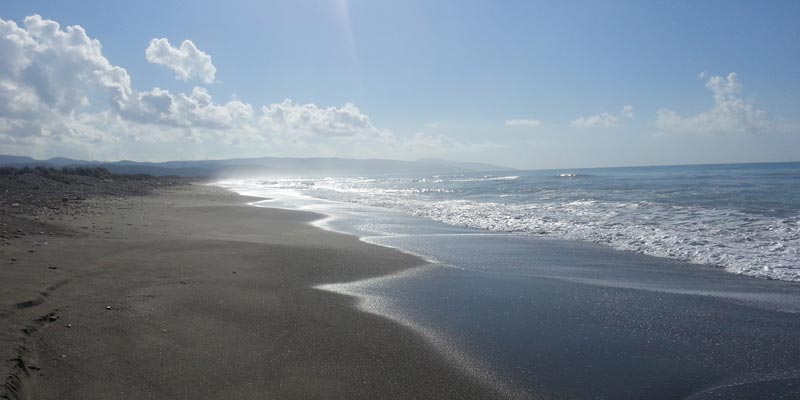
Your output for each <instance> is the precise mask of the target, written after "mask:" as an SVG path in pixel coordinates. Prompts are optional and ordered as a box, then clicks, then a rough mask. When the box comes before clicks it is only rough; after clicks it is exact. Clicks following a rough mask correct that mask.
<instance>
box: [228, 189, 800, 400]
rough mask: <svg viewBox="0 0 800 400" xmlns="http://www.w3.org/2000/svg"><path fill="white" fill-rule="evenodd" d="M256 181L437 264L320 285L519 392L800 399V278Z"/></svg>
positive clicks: (353, 230)
mask: <svg viewBox="0 0 800 400" xmlns="http://www.w3.org/2000/svg"><path fill="white" fill-rule="evenodd" d="M245 186H246V185H245ZM245 186H241V187H239V191H240V192H245V193H246V194H255V195H261V196H266V197H274V198H275V200H272V201H267V202H263V203H262V204H261V205H262V206H270V207H285V208H297V209H305V210H312V211H318V212H322V213H325V214H327V215H329V216H330V217H329V218H327V219H324V220H321V221H319V222H318V223H317V224H318V225H320V226H322V227H324V228H327V229H332V230H336V231H340V232H345V233H350V234H355V235H358V236H360V237H362V239H363V240H365V241H367V242H370V243H375V244H380V245H386V246H391V247H395V248H398V249H401V250H403V251H407V252H411V253H414V254H417V255H420V256H422V257H424V258H426V259H429V260H431V261H434V262H436V263H435V264H433V265H431V266H426V267H423V268H419V269H414V270H410V271H406V272H404V273H401V274H398V275H394V276H388V277H382V278H376V279H369V280H366V281H359V282H351V283H343V284H332V285H323V286H321V287H320V288H321V289H324V290H330V291H335V292H339V293H343V294H347V295H351V296H355V297H357V298H358V299H360V303H359V304H360V307H361V308H362V310H364V311H366V312H371V313H375V314H378V315H382V316H384V317H387V318H390V319H392V320H394V321H396V322H398V323H400V324H402V325H405V326H407V327H409V328H411V329H414V330H416V331H417V332H418V333H419V334H420V335H421V336H422V337H424V338H426V339H427V340H428V341H429V342H430V344H431V345H432V346H433V348H435V349H436V350H437V351H439V352H441V354H442V355H444V356H445V357H447V358H449V359H450V360H451V361H452V362H453V363H454V365H457V366H459V367H460V368H463V369H464V371H465V372H467V373H469V374H472V375H473V376H475V377H476V378H478V379H481V380H484V381H485V382H486V383H487V384H490V385H493V386H495V387H496V388H498V390H500V391H502V392H504V393H506V394H507V395H508V396H509V397H519V398H580V399H583V398H609V399H611V398H614V399H624V398H631V399H633V398H648V399H659V398H663V399H675V398H686V397H690V396H693V397H692V398H716V397H714V396H718V395H720V396H723V397H721V398H754V399H755V398H765V397H766V398H768V397H770V396H773V397H777V396H779V395H780V396H786V397H785V398H792V396H800V341H797V340H795V334H796V332H798V329H800V313H799V312H800V286H798V285H797V284H796V283H792V282H781V281H774V280H764V279H755V278H750V277H746V276H741V275H735V274H728V273H725V272H723V271H722V270H720V269H719V268H714V267H710V266H702V265H696V264H689V263H685V262H681V261H675V260H669V259H663V258H657V257H651V256H647V255H643V254H639V253H635V252H630V251H619V250H615V249H613V248H611V247H609V246H603V245H598V244H594V243H588V242H581V241H571V240H562V239H554V238H541V237H530V236H527V235H520V234H506V233H497V232H489V231H485V230H478V229H471V228H464V227H456V226H452V225H448V224H444V223H440V222H436V221H432V220H430V219H427V218H421V217H415V216H410V215H408V214H407V213H404V212H401V211H398V210H395V209H386V208H378V207H369V206H364V205H360V204H353V203H345V202H335V201H327V200H320V199H314V198H311V197H308V196H305V195H302V194H300V193H298V192H296V191H292V190H286V189H276V188H268V187H260V188H258V189H256V188H254V187H252V186H251V187H249V189H248V188H247V187H245ZM720 393H722V394H720ZM737 396H738V397H737Z"/></svg>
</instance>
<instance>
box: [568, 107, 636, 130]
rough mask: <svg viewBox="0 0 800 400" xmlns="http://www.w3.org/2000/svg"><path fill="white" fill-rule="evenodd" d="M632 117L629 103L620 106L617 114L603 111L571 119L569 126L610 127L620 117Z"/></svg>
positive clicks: (614, 124)
mask: <svg viewBox="0 0 800 400" xmlns="http://www.w3.org/2000/svg"><path fill="white" fill-rule="evenodd" d="M634 117H635V115H634V113H633V106H632V105H630V104H629V105H626V106H625V107H622V110H621V111H620V113H619V115H611V114H609V113H607V112H603V113H600V114H597V115H592V116H590V117H580V118H576V119H574V120H572V121H571V122H570V123H569V126H571V127H573V128H611V127H613V126H616V125H617V124H618V123H619V122H620V119H633V118H634Z"/></svg>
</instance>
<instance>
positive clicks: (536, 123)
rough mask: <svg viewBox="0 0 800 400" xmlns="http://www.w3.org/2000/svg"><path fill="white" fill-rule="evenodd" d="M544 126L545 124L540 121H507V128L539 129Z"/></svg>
mask: <svg viewBox="0 0 800 400" xmlns="http://www.w3.org/2000/svg"><path fill="white" fill-rule="evenodd" d="M542 125H543V122H542V121H540V120H538V119H507V120H506V126H510V127H526V128H538V127H540V126H542Z"/></svg>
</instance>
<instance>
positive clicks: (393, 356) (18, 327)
mask: <svg viewBox="0 0 800 400" xmlns="http://www.w3.org/2000/svg"><path fill="white" fill-rule="evenodd" d="M247 200H248V199H247V198H244V197H241V196H237V195H232V194H231V193H229V192H225V191H223V190H221V189H218V188H213V187H205V186H191V187H189V186H184V187H179V188H172V189H168V190H165V191H162V192H160V193H159V194H157V195H151V196H133V197H127V198H123V199H118V200H113V201H110V200H106V203H105V204H104V206H105V207H104V208H103V209H104V210H105V211H103V212H100V213H99V214H98V215H89V216H80V217H75V219H67V220H65V221H60V222H58V224H57V225H56V226H57V227H59V228H61V229H62V230H63V232H61V231H60V233H59V234H56V235H54V236H49V235H47V233H45V234H44V235H38V234H32V235H28V236H26V237H25V238H23V239H20V240H18V241H16V242H14V243H13V244H12V245H9V246H5V247H4V250H3V254H2V256H3V259H2V262H1V263H2V268H0V301H2V303H1V304H2V305H1V307H2V308H1V309H0V318H2V320H1V321H2V324H0V348H1V349H2V354H0V356H4V359H9V360H10V361H9V362H8V363H6V364H4V365H3V367H2V368H3V370H2V373H3V376H4V377H6V376H7V377H8V379H7V380H6V385H5V390H6V396H8V397H9V398H34V399H130V398H136V399H220V398H232V399H264V398H280V399H293V398H297V399H312V398H346V399H355V398H364V399H366V398H369V399H378V398H397V399H408V398H493V397H497V394H496V393H494V392H492V389H491V388H489V387H486V386H484V385H482V384H481V383H480V382H478V381H476V380H474V379H472V378H470V377H469V375H467V374H465V373H463V372H462V371H460V370H459V369H458V368H457V367H455V366H453V365H452V364H450V363H448V362H447V360H446V359H445V358H444V357H442V356H441V355H440V354H439V353H437V352H436V351H434V350H433V349H432V348H431V346H430V344H428V343H427V342H425V341H424V340H423V339H422V338H420V337H419V336H418V335H416V334H415V333H414V332H413V331H411V330H410V329H407V328H405V327H403V326H400V325H398V324H396V323H394V322H391V321H389V320H387V319H384V318H381V317H379V316H376V315H371V314H367V313H363V312H360V311H358V310H357V309H356V308H355V307H353V304H354V301H356V300H355V299H353V298H350V297H346V296H342V295H338V294H335V293H330V292H326V291H321V290H317V289H313V288H312V287H313V286H314V285H318V284H323V283H331V282H347V281H354V280H358V279H364V278H368V277H372V276H379V275H384V274H388V273H392V272H397V271H401V270H404V269H408V268H411V267H416V266H420V265H423V264H424V261H423V260H421V259H419V258H417V257H414V256H411V255H408V254H404V253H401V252H398V251H395V250H392V249H389V248H385V247H380V246H375V245H369V244H365V243H363V242H361V241H359V240H358V239H357V238H356V237H354V236H347V235H342V234H337V233H332V232H328V231H323V230H321V229H318V228H315V227H313V226H311V225H310V224H308V222H310V221H313V220H315V219H317V218H320V217H321V216H320V215H318V214H312V213H304V212H297V211H285V210H278V209H260V208H255V207H250V206H247V205H246V202H247ZM30 250H33V252H30ZM12 258H13V259H15V260H16V261H13V262H12V261H10V260H11V259H12Z"/></svg>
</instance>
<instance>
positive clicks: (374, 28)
mask: <svg viewBox="0 0 800 400" xmlns="http://www.w3.org/2000/svg"><path fill="white" fill-rule="evenodd" d="M152 10H158V12H152ZM798 17H800V4H797V3H794V2H788V1H787V2H772V3H769V4H766V5H765V4H760V3H746V2H743V3H737V4H729V3H725V2H704V3H702V4H696V3H691V2H683V3H665V4H641V3H637V2H633V1H630V2H629V1H625V2H616V3H614V4H613V5H602V4H595V3H592V2H567V3H557V4H547V3H526V2H522V3H517V2H512V3H507V4H502V5H498V4H495V3H488V2H468V3H461V2H441V3H436V4H428V3H425V2H403V3H401V4H388V3H384V4H377V3H373V2H359V1H345V0H338V1H337V0H332V1H318V2H311V3H305V4H303V5H300V4H297V3H294V2H270V3H266V4H251V3H246V2H232V3H226V4H225V5H224V6H219V5H215V4H213V3H207V2H198V3H193V4H192V6H191V7H182V6H180V4H179V3H176V2H163V1H161V2H157V3H156V2H151V3H148V4H144V5H142V4H141V3H136V4H132V3H131V4H128V3H115V4H111V3H104V2H81V3H78V4H65V3H51V2H44V1H28V2H5V3H3V4H2V5H0V33H2V35H0V50H1V51H2V54H3V55H4V57H3V60H2V61H0V154H14V155H22V156H31V157H34V158H37V159H46V158H52V157H68V158H75V159H84V160H137V161H147V162H160V161H175V160H203V159H229V158H252V157H339V158H357V159H365V158H380V159H391V160H405V161H411V160H416V159H418V158H440V159H446V160H453V161H459V162H482V163H492V164H497V165H500V166H507V167H512V168H516V169H551V168H605V167H624V166H658V165H694V164H720V163H723V164H724V163H750V162H794V161H798V155H797V151H796V149H797V148H800V129H798V127H800V123H798V122H799V121H798V116H797V110H798V109H800V98H799V97H798V93H800V77H798V76H797V74H796V73H795V72H794V66H796V65H798V61H800V50H798V49H797V46H795V45H794V44H795V43H797V41H798V39H800V26H798V25H797V24H796V23H795V21H796V20H797V18H798Z"/></svg>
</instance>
